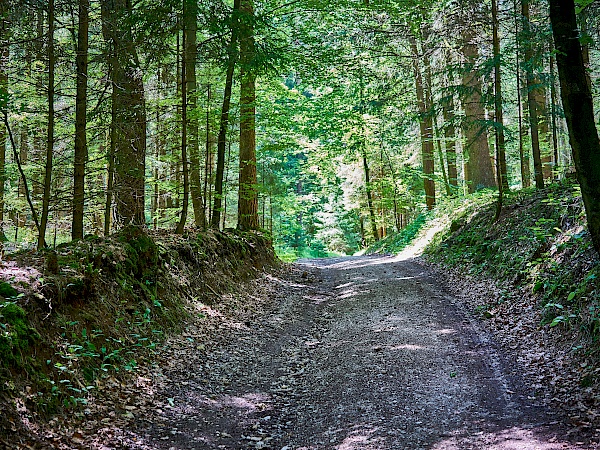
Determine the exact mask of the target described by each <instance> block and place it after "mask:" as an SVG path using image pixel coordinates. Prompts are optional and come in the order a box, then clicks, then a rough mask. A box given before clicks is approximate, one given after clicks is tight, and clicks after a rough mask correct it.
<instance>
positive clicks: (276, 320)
mask: <svg viewBox="0 0 600 450" xmlns="http://www.w3.org/2000/svg"><path fill="white" fill-rule="evenodd" d="M439 280H440V277H439V276H438V275H437V274H436V272H435V271H434V269H432V268H429V267H427V266H426V265H423V264H421V263H420V262H419V261H418V260H415V259H412V258H407V257H405V256H399V257H390V256H362V257H347V258H336V259H323V260H307V261H301V262H300V263H299V264H296V265H294V266H291V267H287V268H285V269H283V270H281V271H279V272H276V273H272V274H270V275H264V276H263V277H262V278H261V279H258V280H256V281H253V282H249V283H248V284H247V285H246V286H247V290H248V292H247V294H246V295H245V296H241V297H231V298H229V299H227V298H226V299H224V302H225V303H224V305H225V306H226V307H225V308H224V309H216V307H209V306H201V307H200V308H199V312H201V315H199V318H198V320H197V321H196V323H194V324H192V325H190V326H189V327H188V328H187V330H186V332H185V333H183V334H182V335H179V336H177V337H174V338H171V339H170V340H169V341H168V342H167V344H166V345H165V346H164V348H163V349H162V350H161V351H160V354H159V356H158V359H157V360H156V364H155V366H153V367H147V368H140V370H139V371H138V375H137V379H135V380H133V381H134V382H133V384H131V385H121V384H119V383H117V382H115V383H113V384H112V385H111V384H110V383H109V382H110V380H108V381H107V384H106V386H104V388H105V389H104V391H105V392H106V395H107V397H106V398H103V399H101V398H99V399H97V401H96V402H95V403H94V402H93V403H91V404H90V405H89V407H88V409H86V411H85V412H84V417H83V418H80V419H78V420H76V421H71V422H69V420H68V419H64V418H57V419H55V420H56V421H55V422H54V423H51V426H50V427H49V428H48V429H47V430H46V431H45V432H46V442H47V443H48V446H55V447H58V448H96V449H109V448H131V449H276V450H308V449H311V450H312V449H338V450H349V449H436V450H437V449H457V450H458V449H461V450H462V449H543V450H550V449H593V448H600V447H597V444H595V443H594V442H592V440H591V438H590V437H589V436H587V435H586V434H584V433H583V432H581V431H580V430H579V429H577V428H574V427H571V428H568V427H566V425H563V424H564V423H565V420H564V418H563V417H561V416H560V412H558V411H559V410H553V409H551V408H550V407H548V406H547V405H546V404H545V403H544V402H542V401H541V400H537V397H536V396H535V395H534V394H535V393H534V392H533V389H531V388H528V387H527V386H528V384H527V383H526V382H525V380H523V379H521V373H522V372H523V371H522V369H521V368H520V367H519V365H518V364H519V363H518V361H517V359H516V358H514V357H513V356H511V355H510V353H505V352H504V351H503V350H500V348H499V347H498V346H497V345H496V344H495V342H494V339H493V338H492V336H491V335H490V334H488V333H487V332H486V331H485V330H484V329H483V328H482V327H481V326H480V325H479V322H478V321H477V320H476V319H475V318H474V316H472V315H471V313H470V312H469V311H468V310H466V309H465V308H464V307H463V306H461V305H462V303H461V302H460V301H459V300H457V297H455V296H453V295H450V294H449V293H448V290H447V289H446V288H445V287H444V285H442V284H441V282H440V281H439ZM227 305H228V306H227Z"/></svg>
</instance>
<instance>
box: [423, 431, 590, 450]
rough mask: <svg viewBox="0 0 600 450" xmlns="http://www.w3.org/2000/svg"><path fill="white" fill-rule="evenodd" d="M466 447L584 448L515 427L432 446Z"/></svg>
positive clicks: (448, 449) (435, 448)
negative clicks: (537, 435) (538, 435)
mask: <svg viewBox="0 0 600 450" xmlns="http://www.w3.org/2000/svg"><path fill="white" fill-rule="evenodd" d="M464 448H485V449H486V450H558V449H564V448H570V449H583V448H587V447H577V446H573V444H568V443H566V442H561V441H560V439H558V438H556V437H551V438H544V437H536V436H535V433H534V431H532V430H526V429H523V428H519V427H514V428H511V429H508V430H502V431H499V432H492V433H481V434H479V435H477V436H470V437H469V438H468V439H465V438H463V437H458V436H453V437H451V438H448V439H445V440H443V441H441V442H438V443H437V444H435V445H433V446H432V447H431V449H432V450H462V449H464Z"/></svg>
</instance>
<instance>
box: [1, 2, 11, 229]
mask: <svg viewBox="0 0 600 450" xmlns="http://www.w3.org/2000/svg"><path fill="white" fill-rule="evenodd" d="M8 12H9V11H8V2H4V1H3V2H1V3H0V110H4V109H5V107H6V106H7V103H8V58H9V30H10V23H9V21H8ZM6 139H7V130H6V126H5V125H4V121H2V122H0V241H5V240H6V235H5V234H4V196H5V195H4V194H5V188H4V184H5V182H6V179H7V178H6Z"/></svg>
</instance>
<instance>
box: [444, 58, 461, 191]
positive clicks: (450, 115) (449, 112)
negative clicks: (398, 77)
mask: <svg viewBox="0 0 600 450" xmlns="http://www.w3.org/2000/svg"><path fill="white" fill-rule="evenodd" d="M448 62H449V63H450V61H448ZM448 86H449V87H450V89H451V90H450V92H449V94H448V95H447V96H446V97H445V98H444V99H443V101H442V114H443V118H444V127H443V128H444V141H445V148H446V164H447V165H448V184H449V185H450V196H456V194H457V193H458V170H457V167H456V128H455V126H454V92H453V91H452V89H453V88H454V76H453V75H452V73H451V72H450V73H449V74H448Z"/></svg>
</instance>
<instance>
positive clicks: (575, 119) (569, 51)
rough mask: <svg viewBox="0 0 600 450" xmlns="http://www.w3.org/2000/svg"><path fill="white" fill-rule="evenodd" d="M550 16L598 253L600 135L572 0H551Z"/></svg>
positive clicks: (565, 104)
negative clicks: (595, 119)
mask: <svg viewBox="0 0 600 450" xmlns="http://www.w3.org/2000/svg"><path fill="white" fill-rule="evenodd" d="M550 20H551V22H552V33H553V35H554V44H555V47H556V50H557V53H556V63H557V66H558V76H559V79H560V88H561V97H562V102H563V107H564V110H565V118H566V120H567V127H568V130H569V141H570V143H571V149H572V150H573V160H574V161H575V168H576V170H577V179H578V180H579V184H580V186H581V196H582V198H583V203H584V206H585V212H586V216H587V221H588V230H589V232H590V235H591V237H592V242H593V244H594V248H595V249H596V251H597V252H599V253H600V139H599V138H598V130H597V129H596V125H595V121H594V105H593V99H592V93H591V91H590V88H589V84H588V82H587V79H586V70H585V65H584V61H583V57H582V54H581V45H580V43H579V39H578V37H579V33H578V30H577V19H576V16H575V4H574V2H573V0H550Z"/></svg>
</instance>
